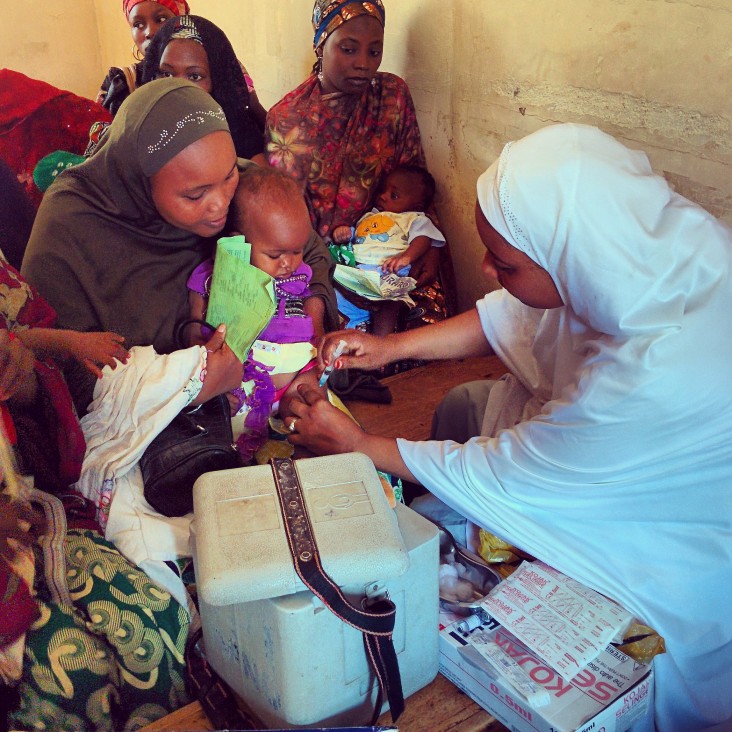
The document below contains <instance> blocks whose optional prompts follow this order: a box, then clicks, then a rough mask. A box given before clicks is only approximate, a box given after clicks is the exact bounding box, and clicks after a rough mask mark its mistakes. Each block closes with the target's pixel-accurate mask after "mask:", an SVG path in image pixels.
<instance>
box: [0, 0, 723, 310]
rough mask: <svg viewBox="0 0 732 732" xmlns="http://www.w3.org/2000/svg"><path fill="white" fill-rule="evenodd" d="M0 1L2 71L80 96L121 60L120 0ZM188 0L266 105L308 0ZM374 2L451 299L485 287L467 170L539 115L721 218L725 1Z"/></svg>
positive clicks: (295, 59) (299, 63)
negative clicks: (455, 292) (620, 153)
mask: <svg viewBox="0 0 732 732" xmlns="http://www.w3.org/2000/svg"><path fill="white" fill-rule="evenodd" d="M0 3H2V7H3V10H2V17H3V20H5V19H6V18H7V17H8V16H9V17H10V20H11V23H10V27H13V28H14V34H13V36H12V37H9V36H8V35H7V34H6V36H5V41H4V43H3V46H2V48H1V49H0V65H7V66H10V67H12V68H16V69H17V70H19V71H23V72H25V73H28V74H30V75H32V76H37V77H39V78H44V79H47V80H49V81H52V82H53V83H55V84H58V85H60V86H64V87H65V88H69V89H72V90H74V91H77V92H78V93H82V94H85V95H87V96H88V95H91V94H93V92H94V90H95V89H96V88H97V86H98V84H99V80H100V79H101V78H102V76H103V74H104V72H105V70H106V68H107V67H108V66H110V65H112V64H115V65H119V64H122V63H129V61H130V57H131V54H130V47H131V41H130V37H129V32H128V29H127V27H126V24H125V22H124V20H123V18H122V14H121V12H120V9H119V6H120V3H119V0H84V1H82V0H74V1H73V2H72V0H67V1H66V2H64V3H63V6H64V7H63V12H62V11H61V10H58V9H55V6H52V5H50V4H48V3H41V2H39V1H38V0H28V2H26V3H24V4H22V5H18V4H14V5H13V6H12V8H13V9H12V11H9V10H6V9H5V6H8V8H9V7H10V3H9V1H8V0H0ZM192 4H193V11H194V12H198V13H200V14H203V15H206V16H207V17H208V18H210V19H211V20H213V21H214V22H216V23H217V24H218V25H220V26H221V27H222V28H223V29H224V30H225V31H226V32H227V34H228V35H229V37H230V38H231V40H232V43H233V45H234V47H235V49H236V51H237V53H238V55H239V57H240V58H241V59H242V60H243V61H244V62H245V64H246V65H247V67H248V68H249V71H250V73H251V75H252V76H253V78H254V80H255V83H256V85H257V88H258V91H259V95H260V98H261V100H262V102H263V103H264V104H265V106H268V105H271V104H272V103H274V102H275V101H277V100H278V99H279V98H280V97H281V96H282V95H283V94H284V93H285V92H286V91H288V90H289V89H291V88H292V87H294V86H295V85H296V84H297V83H299V82H300V81H301V80H302V79H303V78H304V77H305V75H306V74H307V72H308V70H309V69H310V66H311V65H312V61H313V53H312V45H311V44H312V33H311V26H310V12H311V9H312V3H311V1H310V0H193V2H192ZM386 4H387V34H386V49H385V56H384V62H383V65H382V69H384V70H388V71H392V72H394V73H397V74H399V75H401V76H402V77H404V78H405V79H406V80H407V82H408V83H409V86H410V88H411V90H412V94H413V96H414V100H415V104H416V107H417V113H418V117H419V122H420V126H421V129H422V135H423V138H424V143H425V148H426V152H427V159H428V162H429V165H430V168H431V170H432V172H433V173H434V175H435V177H436V179H437V181H438V189H439V193H438V207H439V209H440V212H441V218H442V221H443V225H444V229H445V231H446V233H447V234H448V238H449V240H450V243H451V246H452V251H453V258H454V260H455V269H456V273H457V278H458V284H459V290H460V304H461V306H462V307H463V308H466V307H469V306H470V305H471V303H472V302H474V301H475V299H476V298H477V297H479V296H480V295H481V293H482V292H484V291H485V289H486V283H485V281H484V280H483V278H482V275H481V274H480V271H479V269H478V267H477V264H478V261H479V259H480V258H481V256H482V253H481V245H480V241H479V239H478V237H477V234H476V233H475V230H474V226H473V205H474V201H475V193H474V185H475V179H476V178H477V176H478V175H479V174H480V173H481V172H482V171H483V170H484V169H485V168H486V167H487V166H488V165H489V164H490V162H492V160H493V159H494V158H495V157H496V156H497V155H498V153H499V152H500V150H501V147H502V146H503V144H504V143H505V142H506V141H507V140H510V139H516V138H518V137H521V136H523V135H525V134H527V133H529V132H531V131H533V130H535V129H538V128H539V127H542V126H544V125H546V124H549V123H552V122H563V121H574V122H584V123H588V124H594V125H597V126H599V127H601V128H602V129H604V130H605V131H607V132H609V133H611V134H613V135H615V136H616V137H618V138H619V139H621V140H622V141H623V142H624V143H625V144H627V145H629V146H630V147H634V148H640V149H643V150H645V151H646V152H648V154H649V156H650V158H651V162H652V164H653V166H654V168H655V169H656V170H657V171H658V172H660V173H662V174H663V175H665V176H666V178H667V179H668V180H669V181H670V182H671V183H672V185H673V186H675V187H676V189H677V190H678V191H679V192H680V193H682V194H683V195H685V196H688V197H689V198H691V199H693V200H695V201H697V202H698V203H700V204H701V205H703V206H705V207H706V208H707V209H708V210H710V211H711V212H713V213H714V214H716V215H718V216H720V217H722V218H724V219H725V220H726V221H728V222H729V223H732V175H731V173H732V130H731V126H732V95H730V94H729V93H728V87H729V85H730V79H732V44H730V38H732V2H730V0H512V2H510V3H507V2H505V0H477V2H476V0H448V1H447V2H445V0H386ZM6 27H8V25H7V24H6ZM23 29H27V33H23V32H22V31H23ZM97 31H98V38H97V40H96V43H95V42H94V35H95V33H97ZM23 38H25V39H26V40H21V39H23ZM28 39H32V40H28ZM8 41H10V44H11V45H10V47H8V45H7V43H8ZM80 58H84V59H85V63H80V62H79V59H80Z"/></svg>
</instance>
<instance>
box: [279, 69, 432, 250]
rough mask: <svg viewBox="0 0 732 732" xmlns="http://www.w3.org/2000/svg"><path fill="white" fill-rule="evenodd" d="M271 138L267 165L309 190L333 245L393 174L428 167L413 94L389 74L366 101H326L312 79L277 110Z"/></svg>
mask: <svg viewBox="0 0 732 732" xmlns="http://www.w3.org/2000/svg"><path fill="white" fill-rule="evenodd" d="M265 137H266V152H265V154H266V156H267V160H268V161H269V163H270V165H272V166H274V167H276V168H279V169H280V170H283V171H285V172H286V173H288V174H289V175H291V176H292V177H294V178H295V179H297V180H298V181H300V182H301V183H302V184H303V186H304V189H305V193H306V198H307V201H308V205H309V207H310V215H311V218H312V220H313V227H314V228H315V230H316V231H317V232H318V234H320V236H322V237H323V239H325V240H326V241H329V240H330V232H331V231H333V229H334V228H335V227H336V226H340V225H342V224H345V225H347V226H352V225H353V224H354V222H356V221H358V219H359V218H360V217H361V216H362V215H363V214H364V213H365V212H366V211H368V210H369V209H370V208H371V205H372V203H373V200H374V197H375V195H376V189H377V187H378V185H379V182H380V181H381V180H383V178H384V177H386V176H387V175H388V174H389V173H390V172H391V171H392V170H394V168H396V167H398V166H399V165H409V164H413V165H422V166H424V164H425V160H424V152H423V150H422V141H421V138H420V135H419V125H418V124H417V115H416V112H415V110H414V103H413V102H412V96H411V94H410V93H409V87H408V86H407V85H406V83H405V82H404V81H403V80H402V79H400V78H399V77H398V76H394V74H388V73H383V72H380V73H378V74H376V76H375V77H374V81H373V82H372V84H369V86H368V89H367V90H366V91H364V92H363V94H361V96H357V95H354V94H341V93H333V94H323V92H322V91H321V88H320V84H319V83H318V79H317V77H316V76H315V75H311V76H310V77H308V78H307V79H306V80H305V81H304V82H303V83H302V84H300V86H298V87H297V88H296V89H295V90H293V91H291V92H290V93H289V94H288V95H287V96H285V97H284V99H282V100H281V101H280V102H278V103H277V104H275V106H274V107H272V109H270V111H269V114H268V115H267V126H266V129H265Z"/></svg>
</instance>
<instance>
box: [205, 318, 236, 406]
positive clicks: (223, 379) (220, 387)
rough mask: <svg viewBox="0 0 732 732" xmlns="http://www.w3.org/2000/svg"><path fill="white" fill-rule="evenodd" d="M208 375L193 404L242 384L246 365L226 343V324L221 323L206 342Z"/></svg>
mask: <svg viewBox="0 0 732 732" xmlns="http://www.w3.org/2000/svg"><path fill="white" fill-rule="evenodd" d="M206 351H208V356H207V359H206V376H205V379H204V381H203V386H202V387H201V391H199V392H198V396H197V397H196V398H195V399H194V400H193V402H192V403H193V404H203V403H205V402H207V401H208V400H209V399H213V398H214V397H215V396H218V395H219V394H225V393H226V392H227V391H231V390H232V389H236V388H237V387H238V386H240V385H241V378H242V375H243V373H244V367H243V366H242V363H241V361H240V360H239V359H238V358H237V356H236V354H235V353H234V351H232V350H231V348H229V346H227V345H226V326H225V325H223V324H221V325H219V327H218V328H216V330H215V331H214V334H213V336H211V339H210V340H209V341H208V343H206Z"/></svg>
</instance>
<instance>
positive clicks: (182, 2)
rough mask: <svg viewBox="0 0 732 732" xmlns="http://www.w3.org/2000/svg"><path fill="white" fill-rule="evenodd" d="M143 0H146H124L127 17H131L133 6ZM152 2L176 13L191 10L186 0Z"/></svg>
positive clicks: (180, 13) (157, 0)
mask: <svg viewBox="0 0 732 732" xmlns="http://www.w3.org/2000/svg"><path fill="white" fill-rule="evenodd" d="M141 2H145V0H122V10H124V13H125V17H127V18H129V17H130V12H131V11H132V8H134V7H135V5H139V4H140V3H141ZM152 2H155V3H159V4H160V5H163V6H165V7H166V8H168V10H170V12H171V13H175V14H176V15H187V14H188V13H190V12H191V9H190V8H189V7H188V3H187V2H186V0H152Z"/></svg>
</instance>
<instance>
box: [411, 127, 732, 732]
mask: <svg viewBox="0 0 732 732" xmlns="http://www.w3.org/2000/svg"><path fill="white" fill-rule="evenodd" d="M478 200H479V204H480V206H481V209H482V211H483V213H484V214H485V216H486V218H487V219H488V221H489V222H490V223H491V225H492V226H493V227H494V228H495V229H496V230H497V231H498V232H499V233H500V234H501V235H502V236H503V237H504V238H505V239H506V240H507V241H508V242H509V243H510V244H511V245H512V246H514V247H516V248H518V249H520V250H521V251H523V252H525V253H526V254H527V255H528V256H529V257H531V258H532V259H533V260H534V261H535V262H536V263H538V264H539V265H540V266H541V267H543V268H544V269H545V270H546V271H547V272H548V273H549V274H550V275H551V277H552V279H553V280H554V282H555V284H556V286H557V288H558V290H559V292H560V294H561V296H562V299H563V301H564V303H565V305H564V307H561V308H556V309H553V310H546V311H541V310H536V309H532V308H529V307H528V306H525V305H523V303H521V302H519V301H518V300H516V299H515V298H513V297H512V296H511V295H510V294H508V293H506V292H505V291H498V292H495V293H490V294H489V295H487V296H486V298H485V299H484V300H482V301H480V302H479V303H478V312H479V314H480V317H481V322H482V324H483V328H484V331H485V333H486V337H487V339H488V341H489V342H490V343H491V345H492V346H493V347H494V349H495V350H496V352H497V353H498V355H500V356H501V357H502V358H503V359H504V361H505V362H506V364H507V365H508V366H509V368H510V369H511V371H512V372H513V373H514V374H515V376H516V378H517V380H518V382H520V385H521V388H523V389H524V390H525V393H526V398H527V399H529V402H532V401H533V408H532V409H531V410H530V411H529V412H528V413H527V412H526V411H524V413H523V415H521V416H522V417H523V418H522V419H521V421H519V422H518V423H517V424H515V425H514V426H511V427H510V428H509V429H503V430H501V431H498V432H497V433H496V432H489V433H484V436H482V437H477V438H475V439H473V440H470V441H468V442H467V443H466V444H465V445H458V444H456V443H451V442H443V443H437V442H429V443H408V442H406V441H403V440H400V441H399V443H398V444H399V449H400V452H401V454H402V457H403V458H404V460H405V462H406V464H407V466H408V467H409V468H410V470H411V471H412V472H413V473H414V475H415V476H416V477H417V478H418V479H419V480H420V481H421V482H422V483H423V484H424V485H425V486H426V487H428V488H429V489H430V490H431V491H432V492H433V493H434V494H436V495H437V496H438V497H439V498H441V499H442V500H443V501H445V502H446V503H448V504H449V505H451V506H452V507H453V508H455V509H456V510H458V511H460V512H461V513H462V514H463V515H465V516H467V517H468V518H469V519H470V520H472V521H473V522H475V523H476V524H478V525H480V526H483V527H485V528H487V529H489V530H491V531H494V532H495V533H497V534H499V535H500V536H502V537H503V538H505V539H507V540H508V541H511V542H513V543H515V544H516V545H517V546H519V547H521V548H522V549H524V550H526V551H528V552H529V553H531V554H533V555H534V556H536V557H538V558H540V559H543V560H544V561H546V562H548V563H549V564H552V565H554V566H555V567H557V568H558V569H560V570H561V571H563V572H565V573H566V574H569V575H570V576H572V577H575V578H576V579H578V580H579V581H581V582H584V583H585V584H587V585H589V586H591V587H594V588H595V589H597V590H598V591H600V592H602V593H604V594H606V595H607V596H609V597H612V598H613V599H615V600H617V601H618V602H620V603H621V604H622V605H624V606H625V607H627V608H628V609H630V610H631V611H633V612H635V613H636V615H637V616H638V617H639V618H641V619H642V620H644V621H645V622H647V623H648V624H649V625H651V626H653V627H654V628H656V630H658V631H659V632H660V633H661V634H662V635H663V636H664V637H665V638H666V641H667V648H668V653H667V654H665V655H664V656H661V657H659V658H657V660H656V670H657V673H658V684H657V702H656V710H657V721H656V723H657V725H658V726H659V728H660V729H663V730H684V732H686V731H687V730H692V729H703V728H704V727H705V726H707V725H709V724H711V723H713V722H715V723H719V722H722V721H726V720H732V693H730V689H732V338H730V336H729V333H728V329H729V326H728V323H729V319H730V314H732V279H731V278H730V267H731V265H732V232H731V231H730V230H729V228H728V227H726V226H725V225H724V224H722V223H720V222H719V221H717V220H716V219H714V217H712V216H711V215H710V214H709V213H707V212H706V211H704V210H703V209H701V208H700V207H698V206H696V205H695V204H693V203H691V202H690V201H688V200H686V199H684V198H683V197H681V196H679V195H677V194H676V193H674V192H673V191H672V190H671V189H670V188H669V186H668V185H667V183H666V182H665V181H664V180H663V178H661V177H659V176H657V175H655V174H654V173H653V171H652V170H651V167H650V164H649V162H648V159H647V158H646V156H645V155H644V154H643V153H640V152H635V151H631V150H629V149H627V148H625V147H624V146H623V145H621V144H620V143H619V142H617V141H616V140H614V139H613V138H612V137H610V136H608V135H606V134H604V133H602V132H600V131H599V130H597V129H595V128H591V127H585V126H581V125H555V126H551V127H547V128H544V129H542V130H540V131H538V132H536V133H534V134H532V135H529V136H528V137H526V138H524V139H522V140H520V141H518V142H515V143H510V144H509V145H507V146H506V147H505V148H504V150H503V152H502V154H501V156H500V158H499V160H498V161H497V162H496V163H494V165H492V166H491V167H490V168H489V169H488V170H487V171H486V172H485V173H484V174H483V175H482V176H481V178H480V180H479V182H478Z"/></svg>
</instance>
